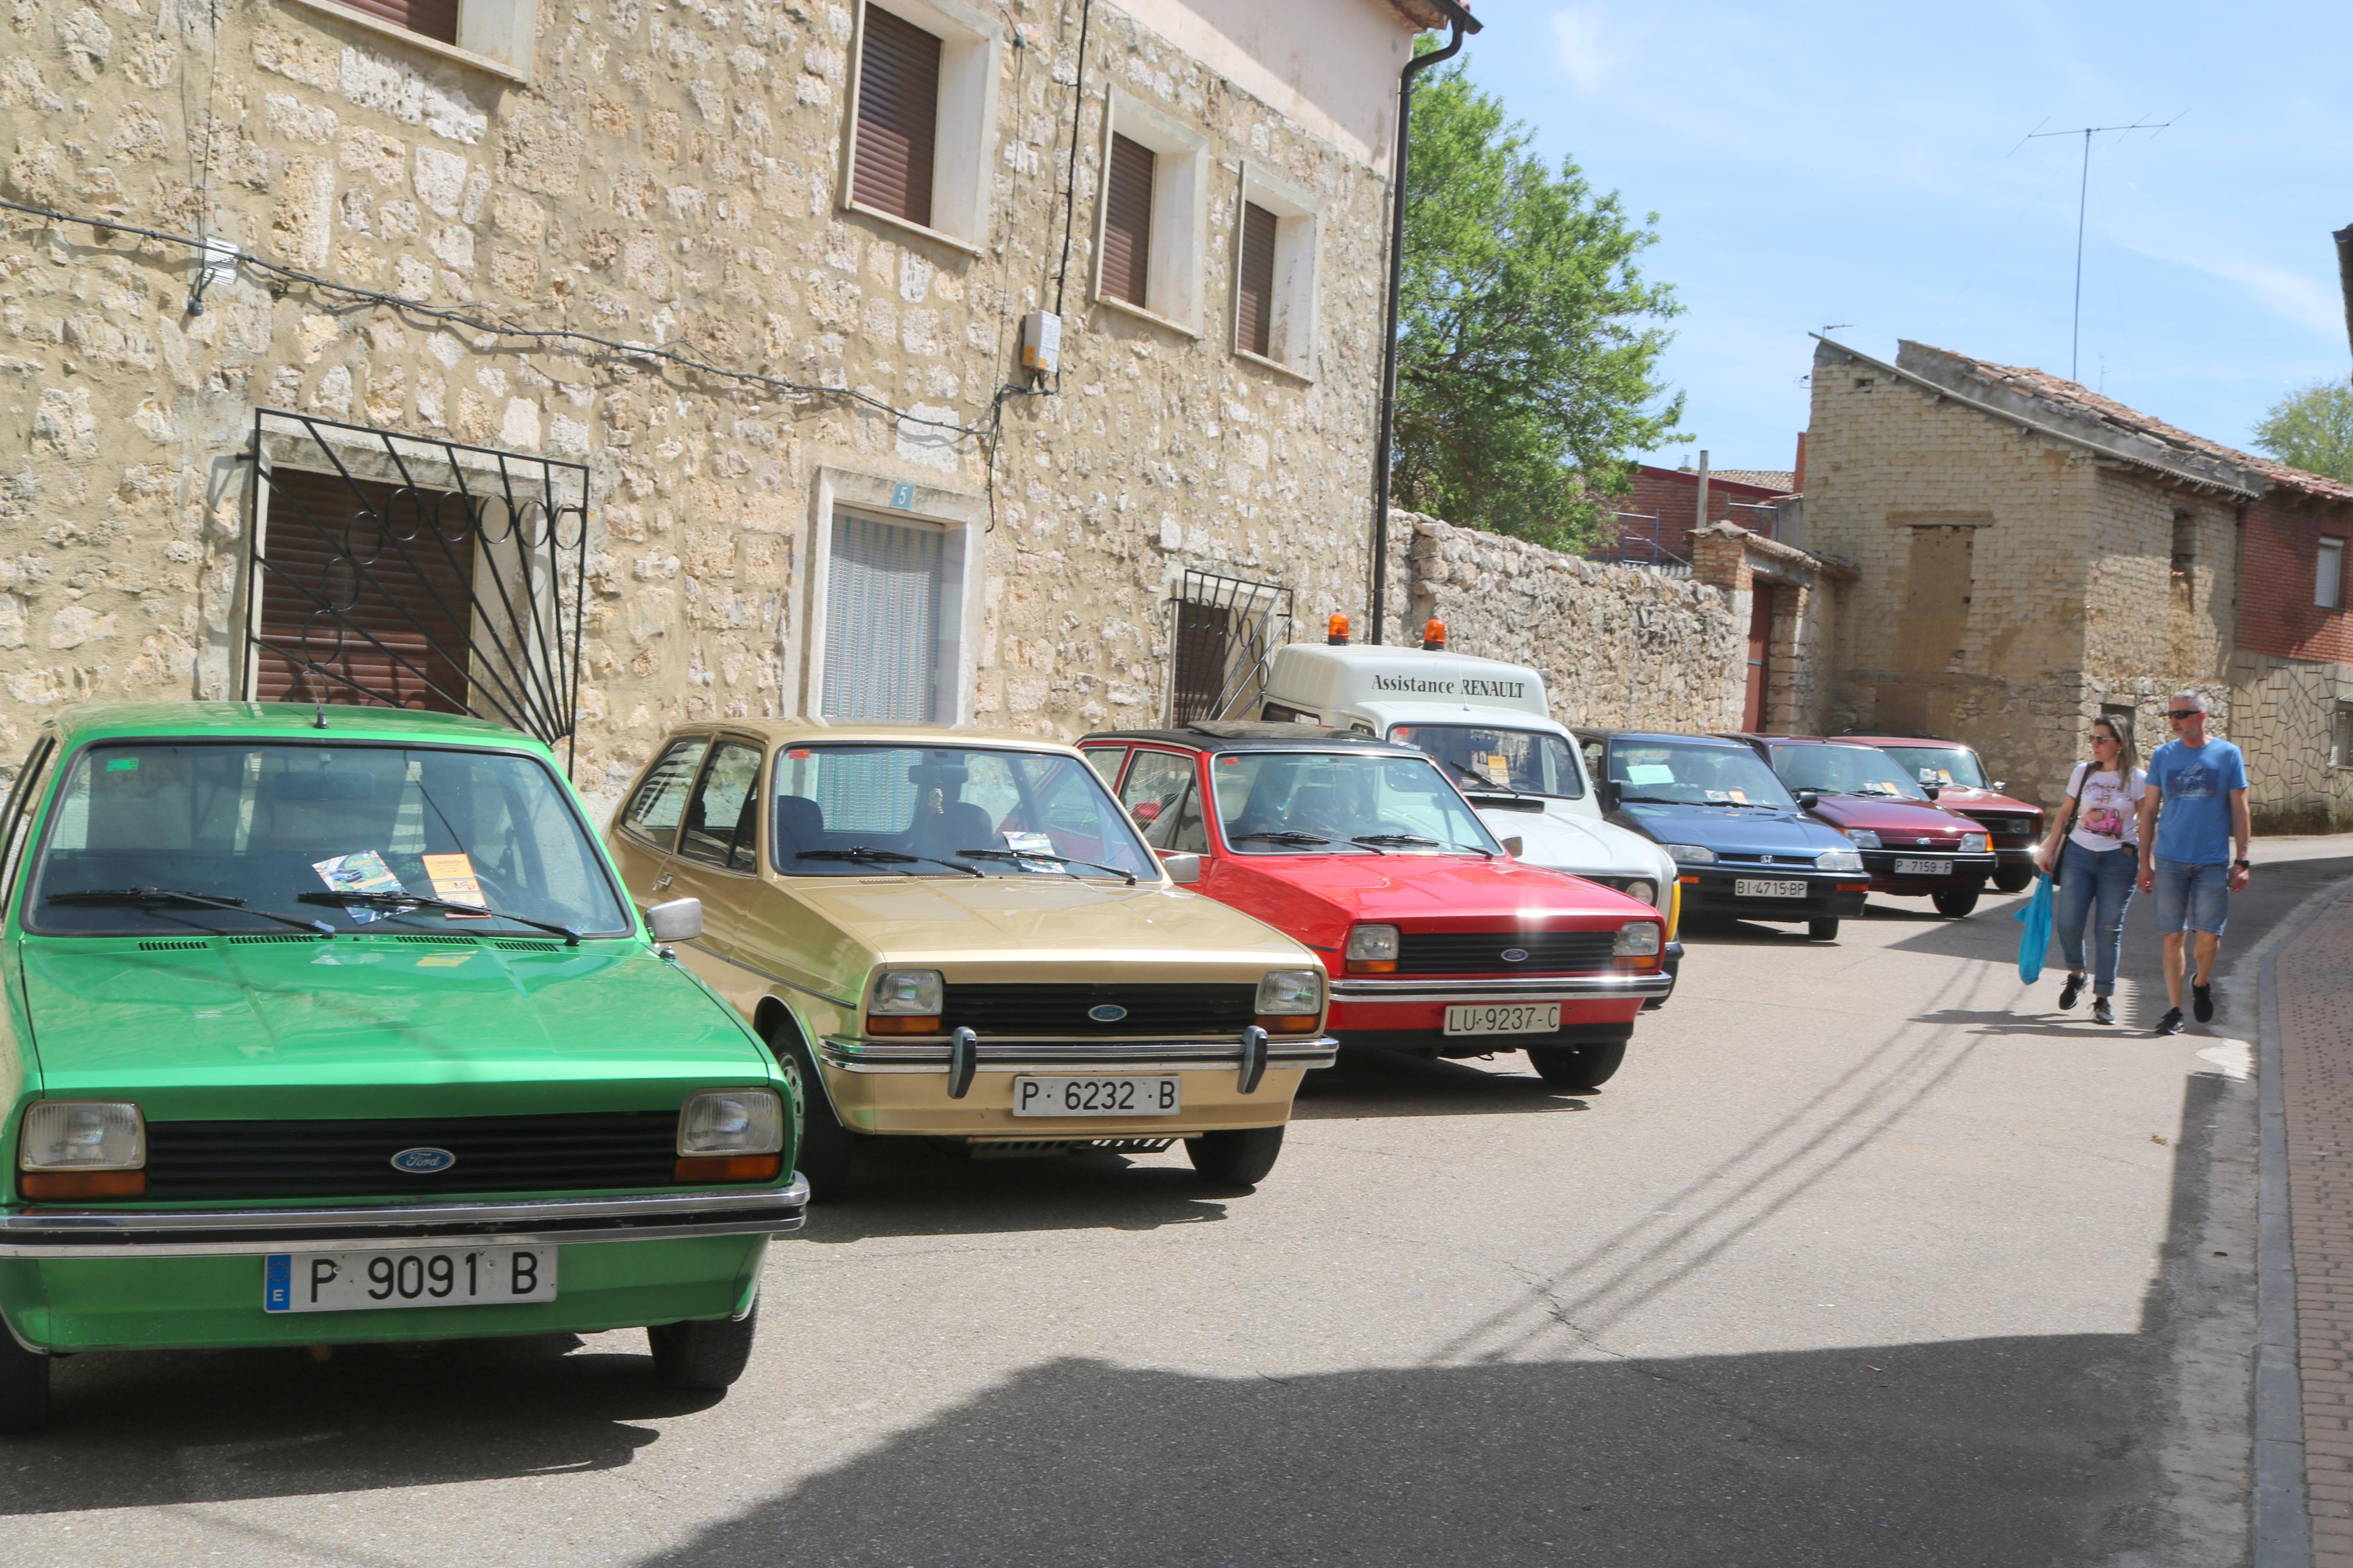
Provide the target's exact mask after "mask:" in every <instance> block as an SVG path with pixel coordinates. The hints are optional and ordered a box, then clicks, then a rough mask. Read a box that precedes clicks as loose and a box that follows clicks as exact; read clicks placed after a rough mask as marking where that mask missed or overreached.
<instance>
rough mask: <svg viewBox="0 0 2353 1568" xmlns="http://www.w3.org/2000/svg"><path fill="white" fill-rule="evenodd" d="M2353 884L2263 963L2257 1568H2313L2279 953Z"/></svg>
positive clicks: (2316, 902) (2297, 917) (2330, 892)
mask: <svg viewBox="0 0 2353 1568" xmlns="http://www.w3.org/2000/svg"><path fill="white" fill-rule="evenodd" d="M2348 888H2353V882H2339V883H2337V884H2336V885H2335V886H2333V887H2328V888H2323V889H2320V890H2319V891H2317V892H2316V893H2314V894H2313V895H2312V896H2311V897H2310V898H2308V899H2306V900H2305V901H2304V903H2303V904H2302V905H2300V906H2298V907H2297V908H2296V909H2295V910H2292V911H2291V912H2290V913H2289V915H2288V917H2287V919H2286V920H2284V921H2281V922H2280V923H2279V924H2278V925H2277V926H2275V927H2274V928H2273V930H2274V935H2275V936H2276V937H2277V940H2276V941H2268V940H2267V941H2266V942H2264V944H2263V946H2264V948H2265V950H2266V951H2264V952H2263V955H2262V960H2261V963H2260V964H2259V965H2258V968H2257V972H2256V973H2257V984H2258V986H2259V987H2260V991H2259V995H2258V1000H2257V1005H2256V1019H2257V1024H2256V1049H2257V1053H2258V1054H2257V1060H2256V1068H2255V1082H2256V1089H2257V1100H2256V1106H2257V1110H2256V1115H2257V1120H2258V1125H2259V1129H2260V1141H2259V1144H2258V1150H2257V1154H2256V1171H2257V1187H2258V1196H2257V1199H2256V1215H2257V1228H2258V1239H2257V1243H2256V1248H2255V1367H2254V1406H2255V1407H2254V1500H2253V1513H2254V1518H2253V1533H2254V1568H2311V1563H2312V1519H2311V1515H2310V1513H2309V1512H2308V1510H2307V1499H2306V1493H2305V1454H2304V1384H2303V1371H2302V1368H2301V1366H2300V1364H2299V1357H2298V1353H2297V1342H2296V1321H2295V1233H2294V1231H2293V1229H2292V1228H2291V1224H2290V1213H2289V1193H2288V1171H2287V1101H2286V1086H2285V1084H2284V1081H2283V1073H2284V1068H2283V1065H2282V1062H2283V1057H2284V1048H2283V1044H2282V1041H2281V1039H2280V1023H2279V987H2278V983H2277V981H2278V975H2277V965H2278V962H2279V955H2280V954H2281V953H2282V952H2285V951H2286V950H2287V949H2288V948H2290V947H2291V946H2293V945H2295V942H2296V941H2297V939H2299V938H2301V937H2302V936H2303V935H2304V933H2305V932H2306V931H2309V930H2310V929H2311V928H2312V926H2313V924H2314V922H2315V921H2318V920H2319V919H2320V917H2321V916H2322V915H2323V914H2325V913H2326V912H2327V910H2329V909H2330V908H2332V907H2333V906H2334V905H2335V904H2336V903H2337V901H2338V900H2340V899H2342V898H2343V897H2344V896H2345V894H2346V892H2347V890H2348Z"/></svg>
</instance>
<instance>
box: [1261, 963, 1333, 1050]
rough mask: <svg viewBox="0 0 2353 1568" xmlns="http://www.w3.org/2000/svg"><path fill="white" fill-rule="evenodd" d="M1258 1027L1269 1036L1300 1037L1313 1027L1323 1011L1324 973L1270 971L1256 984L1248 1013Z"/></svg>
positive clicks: (1289, 970)
mask: <svg viewBox="0 0 2353 1568" xmlns="http://www.w3.org/2000/svg"><path fill="white" fill-rule="evenodd" d="M1251 1011H1252V1012H1254V1013H1256V1014H1257V1015H1258V1018H1257V1022H1258V1026H1259V1027H1260V1028H1261V1029H1264V1030H1265V1031H1266V1032H1267V1033H1268V1034H1270V1035H1303V1034H1305V1033H1307V1032H1308V1031H1309V1030H1311V1029H1313V1028H1314V1027H1315V1020H1316V1018H1317V1017H1318V1016H1320V1015H1321V1014H1322V1013H1323V1011H1324V972H1323V971H1322V970H1320V969H1271V970H1269V971H1267V973H1266V975H1265V977H1264V978H1262V979H1261V980H1260V981H1259V983H1258V1003H1257V1005H1256V1006H1254V1007H1253V1008H1252V1009H1251Z"/></svg>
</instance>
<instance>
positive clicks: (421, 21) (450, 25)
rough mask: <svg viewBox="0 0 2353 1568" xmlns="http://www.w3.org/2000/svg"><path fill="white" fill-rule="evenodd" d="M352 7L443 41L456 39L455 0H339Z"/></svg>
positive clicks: (454, 41)
mask: <svg viewBox="0 0 2353 1568" xmlns="http://www.w3.org/2000/svg"><path fill="white" fill-rule="evenodd" d="M343 4H344V5H349V6H350V7H351V8H352V9H353V10H354V11H358V12H361V13H363V14H364V15H366V16H374V17H375V18H376V19H377V20H378V21H380V22H389V23H391V24H392V25H393V26H396V27H406V28H407V29H408V30H409V31H410V32H412V33H417V34H421V35H422V36H424V37H428V38H438V39H440V40H441V41H442V42H443V43H445V44H454V43H456V42H457V41H458V0H343Z"/></svg>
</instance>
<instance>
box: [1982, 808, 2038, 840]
mask: <svg viewBox="0 0 2353 1568" xmlns="http://www.w3.org/2000/svg"><path fill="white" fill-rule="evenodd" d="M1969 816H1971V817H1972V818H1973V819H1974V820H1975V821H1976V822H1977V824H1978V826H1981V827H1983V828H1984V829H1985V830H1986V831H1987V832H1988V833H1990V834H1992V835H1993V836H1994V837H1997V838H2027V837H2033V835H2034V833H2035V832H2036V830H2037V829H2038V828H2039V827H2040V826H2042V825H2041V824H2040V823H2038V822H2036V821H2035V819H2034V818H2032V817H2031V816H1994V815H1992V814H1990V813H1987V812H1975V811H1973V812H1971V813H1969Z"/></svg>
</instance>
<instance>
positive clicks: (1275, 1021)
mask: <svg viewBox="0 0 2353 1568" xmlns="http://www.w3.org/2000/svg"><path fill="white" fill-rule="evenodd" d="M1250 1022H1252V1023H1254V1024H1256V1025H1257V1026H1259V1027H1260V1028H1261V1029H1264V1030H1265V1031H1266V1032H1267V1033H1268V1034H1270V1035H1304V1034H1307V1033H1309V1032H1311V1031H1312V1030H1313V1029H1314V1027H1315V1015H1314V1014H1313V1013H1261V1014H1260V1015H1259V1016H1257V1017H1255V1018H1253V1019H1251V1020H1250Z"/></svg>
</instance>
